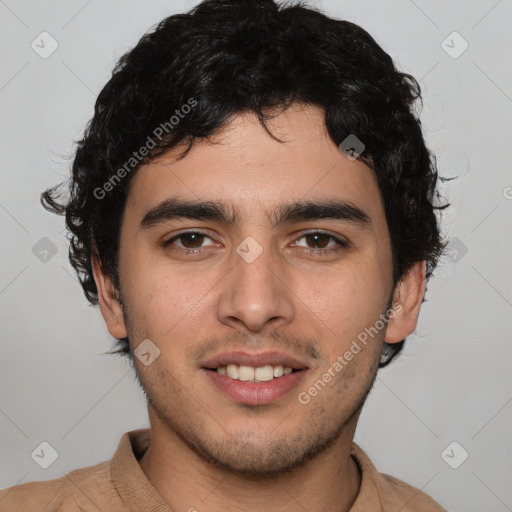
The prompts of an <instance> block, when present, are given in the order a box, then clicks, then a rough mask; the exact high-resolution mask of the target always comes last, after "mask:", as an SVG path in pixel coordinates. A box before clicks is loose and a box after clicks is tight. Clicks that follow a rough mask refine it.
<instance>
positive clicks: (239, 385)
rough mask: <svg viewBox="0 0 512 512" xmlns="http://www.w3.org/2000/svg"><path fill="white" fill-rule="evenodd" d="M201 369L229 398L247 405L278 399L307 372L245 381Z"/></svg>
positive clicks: (296, 384)
mask: <svg viewBox="0 0 512 512" xmlns="http://www.w3.org/2000/svg"><path fill="white" fill-rule="evenodd" d="M201 371H203V372H205V373H206V374H207V375H208V377H209V378H210V379H211V380H212V382H213V383H214V384H215V386H217V388H218V389H220V390H221V391H223V392H224V393H226V394H227V395H228V396H229V397H230V398H232V399H233V400H235V401H237V402H240V403H243V404H247V405H264V404H270V403H272V402H275V401H277V400H279V399H280V398H281V397H283V396H284V395H286V393H288V392H290V391H291V390H292V389H293V388H295V387H296V386H298V385H299V383H300V382H301V381H302V379H304V377H305V376H306V374H307V373H308V370H307V369H306V370H299V371H297V372H292V373H289V374H288V375H283V376H282V377H277V378H274V379H272V380H269V381H266V382H246V381H242V380H237V379H232V378H231V377H228V376H227V375H221V374H220V373H218V372H216V371H214V370H206V369H205V368H201Z"/></svg>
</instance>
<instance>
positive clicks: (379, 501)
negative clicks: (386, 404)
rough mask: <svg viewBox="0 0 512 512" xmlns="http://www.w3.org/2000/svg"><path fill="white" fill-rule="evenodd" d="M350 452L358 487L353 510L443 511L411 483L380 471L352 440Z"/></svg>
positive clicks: (444, 511) (395, 511)
mask: <svg viewBox="0 0 512 512" xmlns="http://www.w3.org/2000/svg"><path fill="white" fill-rule="evenodd" d="M351 455H352V456H353V457H354V458H355V460H356V461H357V463H358V465H359V468H360V470H361V475H362V478H361V487H360V491H359V495H358V498H357V500H356V503H355V505H357V506H355V507H354V511H359V510H369V509H371V510H375V511H378V512H397V511H400V512H446V510H445V509H444V508H443V507H441V505H440V504H439V503H437V502H436V501H435V500H434V499H432V498H431V497H430V496H428V495H427V494H426V493H424V492H423V491H421V490H420V489H417V488H416V487H413V486H412V485H410V484H408V483H406V482H403V481H402V480H399V479H398V478H395V477H393V476H391V475H387V474H385V473H380V472H379V471H378V470H377V468H376V467H375V466H374V464H373V462H372V461H371V460H370V458H369V457H368V455H367V454H366V453H365V452H364V451H363V450H362V448H361V447H360V446H358V445H357V444H356V443H352V447H351Z"/></svg>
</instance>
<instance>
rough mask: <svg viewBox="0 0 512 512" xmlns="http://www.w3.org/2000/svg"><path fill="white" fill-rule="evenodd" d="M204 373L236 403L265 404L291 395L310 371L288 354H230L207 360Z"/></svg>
mask: <svg viewBox="0 0 512 512" xmlns="http://www.w3.org/2000/svg"><path fill="white" fill-rule="evenodd" d="M200 370H201V371H202V372H203V374H204V375H205V376H206V377H208V380H209V382H210V383H213V384H214V386H215V387H216V388H217V389H218V390H219V391H220V392H221V393H223V394H224V395H227V396H228V397H229V398H230V399H231V400H234V401H235V402H239V403H244V404H248V405H263V404H269V403H272V402H277V401H278V400H280V399H282V398H284V397H285V395H288V393H290V392H291V391H292V390H293V389H295V388H297V386H299V385H300V383H301V382H302V381H303V380H304V379H305V377H306V375H307V374H308V370H309V368H308V367H307V366H306V364H305V363H303V362H302V361H300V360H299V359H297V358H295V357H293V356H291V355H289V354H286V353H284V352H264V353H259V354H250V353H248V352H241V351H236V352H229V353H223V354H219V355H217V356H213V357H211V358H209V359H207V360H206V361H203V362H202V364H201V366H200Z"/></svg>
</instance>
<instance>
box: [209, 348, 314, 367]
mask: <svg viewBox="0 0 512 512" xmlns="http://www.w3.org/2000/svg"><path fill="white" fill-rule="evenodd" d="M228 364H238V365H242V366H252V367H254V368H258V367H260V366H265V365H272V366H276V365H283V366H289V367H290V368H293V369H295V370H302V369H305V368H307V366H306V365H305V364H304V363H302V362H301V361H299V360H298V359H296V358H295V357H293V356H290V355H289V354H285V353H284V352H274V351H273V352H260V353H257V354H251V353H249V352H242V351H233V352H223V353H222V354H217V355H216V356H212V357H210V358H209V359H206V360H205V361H204V362H203V363H202V364H201V366H202V367H203V368H218V367H219V366H227V365H228Z"/></svg>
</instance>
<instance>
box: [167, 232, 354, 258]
mask: <svg viewBox="0 0 512 512" xmlns="http://www.w3.org/2000/svg"><path fill="white" fill-rule="evenodd" d="M192 234H193V235H201V236H205V237H206V238H210V239H211V240H212V238H211V237H210V236H209V235H208V234H207V233H203V232H202V231H184V232H183V233H179V234H178V235H175V236H173V237H172V238H170V239H169V240H166V241H164V242H162V246H163V247H164V248H166V249H169V247H170V246H171V245H172V243H173V242H174V241H175V240H178V239H179V238H181V237H183V236H184V235H192ZM308 235H325V236H327V237H329V238H330V239H332V240H334V241H335V242H336V244H337V245H338V247H336V248H334V249H333V248H330V249H312V248H307V247H303V249H305V250H307V251H308V252H309V253H310V254H330V253H337V252H339V251H341V250H342V249H346V248H347V247H348V245H349V244H348V243H347V242H344V241H343V240H340V239H339V238H337V237H335V236H334V235H331V234H330V233H328V232H325V231H308V232H307V233H304V234H303V235H301V236H300V237H299V238H297V239H296V241H297V240H300V239H302V238H304V237H306V236H308ZM172 250H173V251H178V252H181V253H183V254H197V253H198V252H200V251H201V250H202V248H201V247H199V248H196V249H185V248H183V247H178V246H175V247H172Z"/></svg>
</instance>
